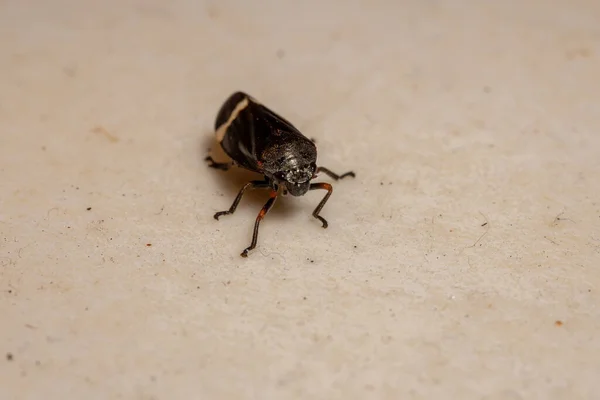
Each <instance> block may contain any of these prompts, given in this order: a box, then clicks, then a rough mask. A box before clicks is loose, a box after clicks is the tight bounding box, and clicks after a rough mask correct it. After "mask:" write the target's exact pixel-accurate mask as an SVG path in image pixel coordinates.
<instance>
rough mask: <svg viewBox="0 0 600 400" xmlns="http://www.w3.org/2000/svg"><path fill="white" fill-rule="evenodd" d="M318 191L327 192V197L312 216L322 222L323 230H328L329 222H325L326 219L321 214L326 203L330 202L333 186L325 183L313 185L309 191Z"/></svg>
mask: <svg viewBox="0 0 600 400" xmlns="http://www.w3.org/2000/svg"><path fill="white" fill-rule="evenodd" d="M316 189H323V190H327V194H326V195H325V197H323V200H321V202H320V203H319V204H318V205H317V208H315V211H313V213H312V215H313V217H315V218H316V219H318V220H319V221H321V222H322V223H323V228H327V226H328V224H327V221H326V220H325V218H323V217H321V216H320V215H319V213H320V212H321V210H322V209H323V206H324V205H325V203H327V200H329V196H331V193H332V192H333V186H331V185H330V184H329V183H325V182H319V183H311V184H310V188H309V189H308V190H316Z"/></svg>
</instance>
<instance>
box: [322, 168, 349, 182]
mask: <svg viewBox="0 0 600 400" xmlns="http://www.w3.org/2000/svg"><path fill="white" fill-rule="evenodd" d="M319 172H324V173H325V174H326V175H329V176H330V177H332V178H333V179H335V180H336V181H337V180H339V179H344V178H345V177H347V176H351V177H353V178H355V177H356V175H355V174H354V172H352V171H348V172H346V173H343V174H341V175H338V174H336V173H335V172H333V171H331V170H329V169H327V168H325V167H318V168H317V172H316V173H317V174H318V173H319Z"/></svg>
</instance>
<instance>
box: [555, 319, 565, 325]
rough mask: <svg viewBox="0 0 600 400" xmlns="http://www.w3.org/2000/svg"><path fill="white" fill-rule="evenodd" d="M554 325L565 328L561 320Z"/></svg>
mask: <svg viewBox="0 0 600 400" xmlns="http://www.w3.org/2000/svg"><path fill="white" fill-rule="evenodd" d="M554 325H556V326H563V322H562V321H561V320H556V322H555V323H554Z"/></svg>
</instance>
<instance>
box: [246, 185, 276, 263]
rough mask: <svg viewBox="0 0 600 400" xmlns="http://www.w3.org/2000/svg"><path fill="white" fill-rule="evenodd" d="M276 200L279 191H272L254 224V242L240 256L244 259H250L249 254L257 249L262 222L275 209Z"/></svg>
mask: <svg viewBox="0 0 600 400" xmlns="http://www.w3.org/2000/svg"><path fill="white" fill-rule="evenodd" d="M276 199H277V190H272V191H271V197H269V200H267V202H266V203H265V205H264V206H263V208H262V209H261V210H260V212H259V213H258V215H257V216H256V222H255V223H254V233H253V234H252V242H251V243H250V246H248V247H247V248H245V249H244V251H242V254H240V255H241V256H242V257H248V252H249V251H250V250H252V249H254V248H255V247H256V242H257V241H258V227H259V226H260V221H262V220H263V218H264V217H265V215H267V213H268V212H269V210H270V209H271V208H272V207H273V204H275V200H276Z"/></svg>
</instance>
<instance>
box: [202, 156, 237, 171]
mask: <svg viewBox="0 0 600 400" xmlns="http://www.w3.org/2000/svg"><path fill="white" fill-rule="evenodd" d="M204 161H208V162H209V164H208V166H209V167H210V168H214V169H220V170H221V171H227V170H228V169H229V168H231V163H226V162H225V163H220V162H216V161H215V160H213V158H212V157H211V156H207V157H206V158H205V159H204Z"/></svg>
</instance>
